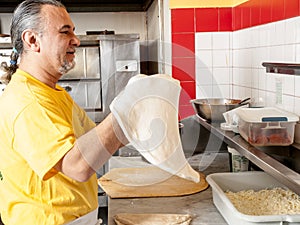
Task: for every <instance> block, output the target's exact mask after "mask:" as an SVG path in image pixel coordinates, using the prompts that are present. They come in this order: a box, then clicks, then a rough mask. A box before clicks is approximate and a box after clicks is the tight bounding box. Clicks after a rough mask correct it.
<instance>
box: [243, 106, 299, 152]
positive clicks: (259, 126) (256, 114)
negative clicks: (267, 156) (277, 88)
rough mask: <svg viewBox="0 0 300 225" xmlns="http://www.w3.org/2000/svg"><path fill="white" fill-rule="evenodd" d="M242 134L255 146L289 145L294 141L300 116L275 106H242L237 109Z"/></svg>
mask: <svg viewBox="0 0 300 225" xmlns="http://www.w3.org/2000/svg"><path fill="white" fill-rule="evenodd" d="M237 115H238V117H239V120H238V121H239V122H238V129H239V133H240V135H241V136H242V137H243V138H244V139H245V140H246V141H248V142H249V143H250V144H251V145H254V146H288V145H291V144H292V143H293V141H294V131H295V125H296V122H297V121H298V120H299V117H298V116H297V115H295V114H293V113H290V112H287V111H284V110H281V109H278V108H275V107H266V108H241V109H239V110H238V111H237Z"/></svg>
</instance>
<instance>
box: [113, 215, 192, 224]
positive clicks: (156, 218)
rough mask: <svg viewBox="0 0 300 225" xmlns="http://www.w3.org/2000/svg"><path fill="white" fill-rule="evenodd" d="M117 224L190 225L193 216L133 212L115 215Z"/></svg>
mask: <svg viewBox="0 0 300 225" xmlns="http://www.w3.org/2000/svg"><path fill="white" fill-rule="evenodd" d="M114 220H115V222H116V224H117V225H153V224H155V225H174V224H177V225H188V224H190V222H191V220H192V217H191V216H190V215H188V214H158V213H157V214H131V213H120V214H117V215H115V216H114Z"/></svg>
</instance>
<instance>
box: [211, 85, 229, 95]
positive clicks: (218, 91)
mask: <svg viewBox="0 0 300 225" xmlns="http://www.w3.org/2000/svg"><path fill="white" fill-rule="evenodd" d="M230 96H231V95H230V85H226V84H221V85H213V97H214V98H230Z"/></svg>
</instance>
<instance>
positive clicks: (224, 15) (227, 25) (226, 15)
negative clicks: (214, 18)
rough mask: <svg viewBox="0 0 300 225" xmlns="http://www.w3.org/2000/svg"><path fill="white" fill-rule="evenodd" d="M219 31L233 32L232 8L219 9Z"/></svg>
mask: <svg viewBox="0 0 300 225" xmlns="http://www.w3.org/2000/svg"><path fill="white" fill-rule="evenodd" d="M219 31H232V8H219Z"/></svg>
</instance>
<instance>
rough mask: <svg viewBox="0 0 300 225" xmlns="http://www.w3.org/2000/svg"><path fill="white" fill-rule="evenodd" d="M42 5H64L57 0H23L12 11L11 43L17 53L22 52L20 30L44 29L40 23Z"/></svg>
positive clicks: (39, 30)
mask: <svg viewBox="0 0 300 225" xmlns="http://www.w3.org/2000/svg"><path fill="white" fill-rule="evenodd" d="M43 5H53V6H57V7H64V5H63V4H62V3H61V2H59V1H57V0H25V1H23V2H22V3H21V4H20V5H18V7H17V8H16V9H15V11H14V14H13V18H12V22H11V27H10V35H11V41H12V45H13V47H15V49H16V50H17V51H18V53H19V54H21V53H22V52H23V42H22V39H21V36H22V32H23V31H24V30H26V29H32V30H35V31H38V32H39V33H42V31H43V29H44V28H43V25H42V24H43V23H42V19H43V15H41V8H42V6H43ZM64 8H65V7H64Z"/></svg>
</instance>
